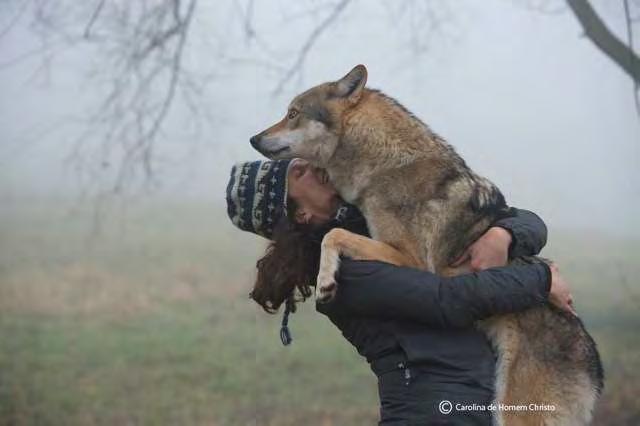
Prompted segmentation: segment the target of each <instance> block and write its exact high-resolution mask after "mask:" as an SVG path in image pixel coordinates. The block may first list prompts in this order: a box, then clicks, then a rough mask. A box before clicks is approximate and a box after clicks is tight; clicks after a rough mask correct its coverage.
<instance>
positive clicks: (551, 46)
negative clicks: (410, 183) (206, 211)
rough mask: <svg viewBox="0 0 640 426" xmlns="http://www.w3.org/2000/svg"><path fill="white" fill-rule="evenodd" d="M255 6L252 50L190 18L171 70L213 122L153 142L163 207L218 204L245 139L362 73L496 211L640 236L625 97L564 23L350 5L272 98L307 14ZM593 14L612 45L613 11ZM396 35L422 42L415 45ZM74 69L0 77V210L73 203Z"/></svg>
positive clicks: (206, 6) (219, 19)
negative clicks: (304, 95) (520, 211)
mask: <svg viewBox="0 0 640 426" xmlns="http://www.w3.org/2000/svg"><path fill="white" fill-rule="evenodd" d="M240 3H243V2H240ZM256 3H258V4H257V6H256V9H255V10H254V25H255V29H256V31H257V34H258V35H259V43H257V42H256V41H255V40H254V41H250V40H247V39H246V37H245V36H244V34H243V32H242V16H241V14H240V12H239V10H238V8H237V7H236V6H234V4H235V3H234V2H231V1H230V2H213V1H209V2H207V1H204V0H201V1H200V3H199V5H198V9H197V11H196V17H197V19H196V21H195V22H194V27H193V36H192V37H191V39H190V44H189V49H188V51H187V57H186V63H187V64H188V66H189V67H191V68H192V69H196V70H198V71H201V72H202V73H203V74H215V78H214V79H212V80H211V82H210V83H209V86H208V89H207V90H206V92H205V93H203V96H204V97H205V98H206V101H207V103H208V105H209V112H210V114H211V115H212V116H213V117H214V120H215V121H214V123H213V124H212V125H210V126H208V127H206V128H204V130H203V131H201V132H200V134H199V135H197V136H194V134H193V133H192V132H191V131H190V130H188V129H187V127H188V126H186V125H185V123H186V122H188V118H189V113H188V111H187V110H186V109H185V108H184V107H182V106H181V105H180V104H177V105H175V108H174V109H173V110H172V114H171V118H170V120H168V122H167V126H166V128H165V139H163V140H162V142H161V143H162V149H161V154H162V155H163V156H164V157H165V158H169V159H172V160H176V161H172V162H168V163H166V164H165V165H164V166H163V167H161V168H160V169H159V171H160V177H161V179H162V182H163V186H162V189H161V193H162V194H163V195H168V196H175V197H183V196H185V195H189V196H192V197H199V198H201V199H204V198H207V199H211V200H215V201H218V202H220V203H222V202H223V197H224V187H225V185H226V179H227V175H228V171H229V168H230V167H231V165H232V164H233V163H234V162H237V161H242V160H250V159H254V158H259V154H258V153H257V152H255V151H253V150H252V148H251V147H250V145H249V142H248V139H249V137H250V136H251V135H253V134H255V133H257V132H258V131H260V130H262V129H264V128H266V127H267V126H270V125H271V124H273V123H274V122H276V121H277V120H279V119H280V118H281V117H282V116H283V115H284V113H285V111H286V106H287V104H288V102H289V100H290V99H291V97H292V96H294V95H295V94H296V93H298V92H299V91H301V90H303V89H305V88H308V87H310V86H311V85H315V84H317V83H320V82H323V81H328V80H333V79H336V78H338V77H340V76H342V75H343V74H344V73H346V72H347V71H348V70H349V69H350V68H351V67H352V66H354V65H356V64H358V63H363V64H365V65H366V66H367V68H368V69H369V83H368V85H369V86H370V87H375V88H379V89H381V90H383V91H384V92H386V93H388V94H389V95H391V96H393V97H395V98H396V99H398V100H399V101H400V102H401V103H403V104H404V105H405V106H406V107H407V108H409V109H410V110H411V111H413V112H414V113H415V114H416V115H417V116H419V117H420V118H422V119H423V120H424V121H425V122H427V123H428V124H429V125H430V126H431V127H432V128H433V129H434V130H435V131H436V132H438V133H440V134H441V135H442V136H444V137H445V138H446V139H447V140H448V141H449V142H450V143H451V144H453V145H454V146H455V147H456V148H457V149H458V151H459V152H460V153H461V154H462V155H463V156H464V157H465V159H466V160H467V162H468V163H469V164H470V165H471V166H472V167H473V168H474V169H475V170H477V171H478V172H480V173H481V174H484V175H486V176H488V177H489V178H490V179H492V180H493V181H494V182H495V183H497V184H498V185H499V186H500V188H502V190H503V192H504V193H505V195H506V197H507V199H508V201H509V202H510V204H512V205H515V206H518V207H524V208H528V209H531V210H534V211H536V212H538V213H539V214H540V215H541V216H542V217H543V218H544V219H545V221H546V222H547V223H548V224H549V225H550V228H551V229H552V231H553V230H554V229H561V228H562V229H564V228H572V229H585V230H598V231H602V232H608V233H615V234H623V233H624V234H632V235H634V236H640V226H639V225H640V219H639V217H640V215H639V214H638V212H639V210H640V209H639V208H640V171H639V169H638V166H639V165H640V161H639V160H640V120H639V118H638V115H637V113H636V111H635V109H634V102H633V97H632V83H631V81H630V79H629V78H628V77H627V76H626V75H625V74H623V73H622V72H621V71H620V70H619V69H618V68H617V67H616V66H615V65H614V64H613V63H612V62H611V61H610V60H609V59H607V58H606V57H605V56H603V54H602V53H600V52H599V51H598V50H596V49H595V47H594V46H593V45H592V44H591V43H590V42H589V41H588V40H587V39H585V38H583V37H581V36H580V34H581V30H580V27H579V25H578V23H577V22H576V21H575V18H574V17H573V15H572V14H571V13H570V12H569V11H568V10H565V12H564V13H562V12H560V13H556V14H551V15H550V14H542V13H538V12H535V11H531V10H529V9H528V8H526V7H524V6H523V2H517V1H507V0H491V1H480V0H475V1H472V0H468V1H457V2H445V1H441V2H434V3H435V4H436V5H439V8H438V9H439V10H440V17H441V19H442V21H443V22H442V27H441V28H439V29H438V30H437V31H434V32H433V33H429V31H430V30H431V29H432V28H433V25H432V22H429V21H426V22H425V23H424V25H422V24H421V22H419V21H418V22H416V19H415V17H413V18H411V17H410V16H407V15H406V14H404V15H402V14H401V13H400V12H399V9H398V8H396V9H389V7H388V6H383V5H382V3H383V2H376V1H369V2H364V1H358V2H355V3H353V4H351V5H350V6H349V7H348V8H347V9H346V10H345V13H344V15H343V16H341V17H340V18H339V19H338V21H337V22H335V23H334V25H332V26H331V27H330V28H329V29H328V30H327V32H326V33H324V34H323V35H322V36H321V37H320V38H319V40H318V42H317V44H316V45H315V47H314V48H313V50H312V51H311V52H310V53H309V55H308V58H307V61H306V65H305V67H304V71H303V73H302V74H301V75H300V77H299V78H295V79H294V80H292V81H291V82H290V84H287V85H286V86H285V89H284V91H283V92H282V93H281V94H279V95H277V96H274V95H272V91H273V89H274V87H275V86H276V85H277V82H278V81H279V78H281V77H282V73H281V72H276V71H273V70H269V69H267V68H265V67H264V66H262V65H260V64H261V63H265V62H270V63H277V64H280V65H283V66H287V65H289V64H291V63H292V62H293V61H294V60H295V54H296V51H297V48H299V46H300V44H301V43H302V42H303V40H304V39H305V37H306V36H307V35H308V34H309V32H310V31H311V30H312V29H313V27H314V24H315V23H317V22H318V21H319V20H321V19H322V17H323V14H322V11H320V12H318V15H317V16H316V17H296V16H297V15H296V13H297V12H298V10H297V9H295V8H296V7H299V6H296V5H295V4H294V5H292V4H291V2H280V3H277V2H276V3H277V4H279V6H278V7H275V8H274V7H273V4H274V2H256ZM318 3H319V2H316V4H318ZM550 3H552V2H550ZM365 4H366V8H365V6H364V5H365ZM552 4H553V3H552ZM557 4H558V5H560V8H562V7H565V8H566V6H562V5H563V4H564V3H563V2H560V1H559V2H557ZM595 4H596V5H597V6H598V10H599V12H600V13H602V15H603V16H604V17H605V18H606V21H607V23H608V25H610V26H611V27H612V28H613V29H614V30H615V31H616V32H617V33H619V34H624V20H623V12H622V3H621V2H604V1H601V2H595ZM0 13H2V12H0ZM4 18H6V16H5V17H4ZM411 27H413V28H414V29H415V30H414V31H409V30H408V29H407V28H411ZM639 32H640V31H639ZM412 34H422V35H424V37H423V38H422V39H421V40H422V41H425V40H426V41H427V43H426V44H425V45H422V41H421V45H420V46H417V45H416V43H415V42H412V38H411V36H412ZM428 34H431V35H428ZM34 42H35V41H34V39H33V37H32V36H31V35H30V33H29V32H28V31H27V30H25V28H23V27H22V28H20V27H19V28H17V29H16V30H15V31H14V32H13V34H11V35H10V36H9V37H5V38H4V39H2V40H0V63H5V62H6V61H7V60H10V59H11V58H13V57H15V56H16V55H19V54H20V53H21V52H24V51H28V50H29V48H31V47H33V46H35V45H34ZM637 45H640V40H638V42H637ZM89 56H90V54H89V53H85V52H75V53H74V52H67V53H65V54H63V55H62V56H61V57H60V58H59V59H57V60H54V62H53V63H52V65H51V68H50V73H38V74H35V75H36V76H35V78H34V77H33V75H34V74H33V73H34V68H35V67H36V66H37V64H38V61H37V60H36V59H37V58H34V59H33V60H26V61H23V62H21V63H19V64H18V65H15V66H12V67H9V68H5V69H2V70H1V71H0V90H2V97H1V98H0V128H1V129H2V133H1V134H0V179H2V183H1V184H0V200H3V201H2V202H5V203H6V202H18V201H17V200H18V199H19V198H20V197H21V196H22V194H25V193H35V192H37V193H39V194H46V193H60V192H68V193H72V192H73V190H74V188H77V177H76V176H75V175H74V173H72V172H71V171H70V170H69V169H68V168H65V167H64V165H63V159H64V158H65V156H66V155H67V154H68V153H69V149H70V141H71V140H72V139H74V138H75V137H77V135H79V134H80V131H81V129H80V127H79V125H78V124H77V122H76V121H71V120H69V119H68V117H82V116H83V114H85V113H86V111H88V110H90V108H91V107H92V105H95V102H96V101H97V100H99V99H100V91H99V90H98V88H97V87H96V85H95V83H93V82H91V80H86V78H85V77H86V72H87V71H88V70H90V69H91V68H90V67H91V66H95V65H96V61H99V59H96V57H89ZM87 137H88V138H90V137H91V135H90V134H89V135H87ZM223 217H224V210H221V211H220V218H223ZM221 220H222V219H221Z"/></svg>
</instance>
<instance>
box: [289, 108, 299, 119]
mask: <svg viewBox="0 0 640 426" xmlns="http://www.w3.org/2000/svg"><path fill="white" fill-rule="evenodd" d="M297 116H298V111H297V110H295V109H290V110H289V114H287V118H288V119H289V120H293V119H294V118H296V117H297Z"/></svg>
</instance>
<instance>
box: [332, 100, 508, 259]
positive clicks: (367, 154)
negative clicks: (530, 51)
mask: <svg viewBox="0 0 640 426" xmlns="http://www.w3.org/2000/svg"><path fill="white" fill-rule="evenodd" d="M326 166H327V170H328V173H329V175H330V177H331V180H332V182H333V183H334V184H335V186H336V188H338V191H339V192H340V194H341V195H342V196H343V198H344V199H345V200H346V201H348V202H350V203H353V204H356V205H357V206H358V207H359V208H360V209H361V210H362V212H363V213H364V215H365V217H367V221H368V225H369V229H370V232H371V235H372V237H373V238H374V239H379V240H382V241H398V243H399V244H400V242H401V241H404V240H411V238H406V237H407V236H408V235H425V230H426V231H427V232H428V235H429V239H430V241H429V242H428V243H427V244H426V245H425V249H426V251H425V250H424V249H421V248H419V247H412V248H410V249H409V251H411V252H413V253H416V254H417V255H418V256H419V258H421V259H427V263H426V264H425V265H424V266H426V267H427V268H428V269H432V270H435V269H441V268H442V267H444V266H445V265H446V264H447V263H448V261H449V260H451V259H450V257H452V256H455V255H456V254H458V253H459V252H460V251H462V250H463V249H464V248H465V246H466V245H467V244H468V243H469V242H470V241H473V239H475V238H477V237H478V236H479V235H480V234H481V232H482V231H484V230H485V229H486V227H487V226H488V224H489V223H490V221H491V220H493V219H495V217H496V213H497V212H498V211H499V210H500V209H504V208H505V203H504V199H503V197H502V195H501V194H500V192H499V190H498V189H497V188H496V187H495V186H494V185H493V184H492V183H491V182H490V181H488V180H487V179H485V178H482V177H481V176H478V175H476V174H475V173H474V172H473V171H472V170H471V169H470V168H469V167H468V166H467V164H466V163H465V161H464V160H463V159H462V158H461V157H460V156H459V155H458V154H457V153H456V152H455V150H454V149H453V147H451V146H450V145H449V144H448V143H446V142H445V140H444V139H442V138H441V137H440V136H438V135H437V134H436V133H434V132H433V131H431V129H430V128H429V127H428V126H427V125H426V124H425V123H423V122H422V121H421V120H420V119H418V118H417V117H415V116H414V115H413V114H412V113H411V112H409V111H408V110H407V109H406V108H404V107H403V106H402V105H401V104H400V103H398V102H397V101H395V100H394V99H393V98H391V97H388V96H386V95H384V94H383V93H381V92H379V91H377V90H369V89H365V90H364V93H363V95H362V99H361V100H360V101H359V102H358V104H357V105H355V106H354V107H353V108H352V109H351V110H349V111H347V112H346V113H345V115H344V117H343V123H342V134H341V135H340V140H339V142H338V144H337V147H336V150H335V152H334V155H333V156H332V158H331V159H330V161H328V164H327V165H326ZM405 174H410V175H411V178H406V176H405ZM388 188H394V192H393V193H389V190H388ZM425 210H426V211H427V213H429V214H427V215H425V214H424V213H425ZM454 215H455V216H454ZM389 222H394V224H393V225H390V224H389ZM453 222H455V223H456V226H457V227H458V230H457V232H453V231H454V230H453V229H451V227H450V224H451V223H453ZM382 229H384V230H391V231H384V232H391V233H394V235H382V234H380V232H381V231H380V230H382ZM416 232H418V233H416ZM403 234H404V235H403ZM445 235H447V240H446V241H445V240H444V238H445ZM423 263H424V262H423Z"/></svg>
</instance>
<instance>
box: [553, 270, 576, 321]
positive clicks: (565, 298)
mask: <svg viewBox="0 0 640 426" xmlns="http://www.w3.org/2000/svg"><path fill="white" fill-rule="evenodd" d="M549 269H551V288H550V289H549V302H551V303H553V304H554V305H556V306H557V307H558V308H560V309H562V310H563V311H567V312H569V313H572V314H573V315H575V316H578V314H577V313H576V311H575V310H574V309H573V298H572V297H571V291H570V290H569V284H567V282H566V281H565V280H564V278H562V276H561V275H560V271H559V270H558V267H557V266H556V265H555V264H554V263H552V264H550V265H549Z"/></svg>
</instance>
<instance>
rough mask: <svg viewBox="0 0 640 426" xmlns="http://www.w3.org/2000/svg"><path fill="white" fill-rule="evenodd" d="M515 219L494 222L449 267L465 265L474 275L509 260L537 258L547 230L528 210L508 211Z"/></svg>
mask: <svg viewBox="0 0 640 426" xmlns="http://www.w3.org/2000/svg"><path fill="white" fill-rule="evenodd" d="M511 210H512V211H513V212H514V213H515V215H514V216H512V217H508V218H505V219H501V220H498V221H496V222H495V223H494V224H493V226H492V227H491V228H489V229H488V230H487V232H485V233H484V234H483V235H481V236H480V238H478V239H477V240H476V241H475V242H474V243H473V244H471V245H470V246H469V247H468V248H467V249H466V250H465V252H464V253H463V254H462V256H460V257H459V258H458V259H456V261H454V262H453V263H452V264H451V266H453V267H457V266H460V265H462V264H463V263H465V262H469V266H470V267H471V270H473V271H482V270H484V269H488V268H495V267H498V266H505V265H506V264H507V262H508V261H509V259H513V258H516V257H520V256H532V255H535V254H538V253H539V252H540V250H542V248H543V247H544V245H545V244H546V242H547V227H546V225H545V224H544V222H543V221H542V219H540V218H539V217H538V216H537V215H536V214H534V213H532V212H530V211H528V210H520V209H515V208H512V209H511Z"/></svg>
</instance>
